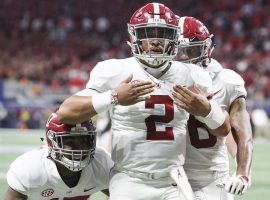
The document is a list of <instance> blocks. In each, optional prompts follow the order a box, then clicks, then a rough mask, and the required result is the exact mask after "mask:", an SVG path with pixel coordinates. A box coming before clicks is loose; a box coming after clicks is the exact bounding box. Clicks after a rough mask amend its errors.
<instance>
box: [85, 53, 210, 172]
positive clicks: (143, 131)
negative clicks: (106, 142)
mask: <svg viewBox="0 0 270 200" xmlns="http://www.w3.org/2000/svg"><path fill="white" fill-rule="evenodd" d="M169 65H170V67H169V68H168V70H167V71H166V72H165V73H164V74H163V75H162V76H161V77H160V78H159V79H156V78H155V77H153V76H151V75H150V74H149V73H147V72H146V71H145V70H144V67H145V66H144V65H142V64H141V63H140V62H138V61H137V60H136V58H134V57H131V58H126V59H111V60H107V61H103V62H100V63H98V64H97V65H96V67H95V68H94V69H93V71H92V72H91V74H90V80H89V82H88V84H87V88H89V89H91V91H98V92H100V93H101V92H106V91H108V90H114V89H116V88H117V87H118V86H119V85H120V83H121V82H122V81H123V80H125V79H127V77H128V76H129V75H130V74H133V79H132V81H134V82H136V81H152V82H154V83H155V84H156V87H155V90H154V91H153V92H152V93H151V94H150V98H148V99H147V100H145V101H142V102H139V103H136V104H134V105H130V106H121V105H116V106H114V107H113V108H112V110H111V119H112V133H113V137H112V159H113V161H114V162H115V164H116V167H117V168H118V169H121V170H129V171H135V172H146V173H155V172H164V171H168V170H169V167H170V166H179V165H183V163H184V156H185V151H186V125H187V119H188V116H189V114H188V113H187V112H186V111H184V110H183V109H179V108H177V106H176V105H175V104H174V101H173V96H172V91H173V86H174V85H175V84H181V85H182V86H187V87H188V86H191V85H193V84H194V83H197V84H199V85H201V86H202V87H203V88H204V89H205V91H207V88H209V87H211V85H212V84H211V78H210V77H209V75H208V73H205V71H204V70H202V69H200V68H199V67H197V66H195V65H191V64H183V63H179V62H171V63H169Z"/></svg>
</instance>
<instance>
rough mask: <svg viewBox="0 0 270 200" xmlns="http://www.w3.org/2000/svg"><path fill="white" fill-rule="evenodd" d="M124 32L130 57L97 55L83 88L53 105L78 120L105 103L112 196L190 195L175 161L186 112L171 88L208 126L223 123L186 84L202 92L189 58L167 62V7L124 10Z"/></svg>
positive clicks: (204, 78) (171, 26)
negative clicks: (108, 119)
mask: <svg viewBox="0 0 270 200" xmlns="http://www.w3.org/2000/svg"><path fill="white" fill-rule="evenodd" d="M128 32H129V34H130V42H129V44H130V46H131V49H132V52H133V55H134V56H133V57H130V58H126V59H110V60H106V61H103V62H99V63H98V64H97V65H96V66H95V68H94V69H93V71H92V72H91V74H90V80H89V82H88V84H87V89H85V90H82V91H80V92H79V93H77V94H75V95H73V96H71V97H69V98H68V99H67V100H65V101H64V103H63V104H62V105H61V106H60V109H59V117H60V120H61V121H62V122H65V123H72V122H73V123H74V120H75V122H81V121H82V120H84V119H85V118H87V117H92V116H94V115H96V114H98V113H102V112H104V111H108V110H110V114H111V120H112V134H113V136H112V159H113V161H114V162H115V168H114V171H113V173H112V177H111V180H110V187H109V190H110V199H111V200H136V199H138V200H143V199H145V200H146V199H147V200H158V199H193V197H192V196H193V194H192V190H191V187H190V185H189V183H188V182H187V178H186V176H185V172H184V171H183V167H182V166H183V164H184V157H185V150H186V125H187V119H188V116H189V113H188V112H187V111H185V110H184V109H182V108H181V106H179V107H178V106H177V105H176V104H175V102H174V97H173V93H174V90H176V88H181V89H183V90H184V93H188V97H190V98H192V99H193V100H192V101H187V102H186V105H187V106H190V107H193V108H194V110H195V111H194V112H195V113H194V114H196V115H198V116H201V117H202V118H205V120H206V123H208V124H210V125H212V126H214V128H217V127H220V126H223V125H224V124H225V126H228V125H229V122H228V123H226V122H225V116H224V114H223V112H222V110H221V109H220V108H216V107H213V106H212V104H211V103H210V102H209V101H208V100H207V99H206V97H205V96H202V95H198V94H196V93H193V92H191V91H190V90H188V89H187V88H188V87H189V86H192V85H194V84H197V85H200V86H201V87H202V88H203V90H204V92H205V93H207V90H208V89H209V87H211V85H212V83H211V78H210V76H209V74H208V73H207V72H205V71H204V70H203V69H201V68H200V67H198V66H196V65H192V64H184V63H180V62H176V61H172V59H173V57H174V56H175V55H176V51H177V42H178V33H179V31H178V18H177V17H176V16H175V15H174V13H173V12H172V11H171V10H170V9H169V8H167V7H165V6H164V5H163V4H159V3H149V4H147V5H145V6H143V7H142V8H140V9H139V10H137V11H136V12H135V13H134V14H133V16H132V17H131V20H130V23H129V24H128ZM214 108H216V109H214ZM209 113H214V114H217V115H218V116H220V117H218V118H216V117H211V116H212V115H211V116H210V117H209V116H208V114H209ZM206 116H208V118H207V117H206ZM179 122H180V123H179ZM227 132H229V128H228V130H227ZM180 181H181V184H177V186H178V187H177V186H176V184H175V183H179V182H180Z"/></svg>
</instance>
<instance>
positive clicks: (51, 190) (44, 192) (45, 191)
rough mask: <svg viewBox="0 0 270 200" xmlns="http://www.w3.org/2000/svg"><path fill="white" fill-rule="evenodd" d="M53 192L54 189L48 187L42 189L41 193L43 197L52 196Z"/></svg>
mask: <svg viewBox="0 0 270 200" xmlns="http://www.w3.org/2000/svg"><path fill="white" fill-rule="evenodd" d="M53 193H54V190H53V189H51V188H50V189H46V190H43V191H42V192H41V195H42V196H43V197H49V196H52V195H53Z"/></svg>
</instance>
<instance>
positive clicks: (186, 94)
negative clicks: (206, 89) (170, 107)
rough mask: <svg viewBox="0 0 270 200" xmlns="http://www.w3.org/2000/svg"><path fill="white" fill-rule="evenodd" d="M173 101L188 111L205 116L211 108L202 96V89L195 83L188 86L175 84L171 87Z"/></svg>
mask: <svg viewBox="0 0 270 200" xmlns="http://www.w3.org/2000/svg"><path fill="white" fill-rule="evenodd" d="M173 90H174V91H173V93H172V95H173V97H174V103H175V104H176V105H177V106H178V107H180V108H182V109H184V110H186V111H187V112H188V113H190V114H192V115H195V116H201V117H205V116H207V115H208V114H209V112H210V110H211V105H210V102H209V101H208V100H207V98H206V97H205V96H204V93H203V91H202V90H201V88H200V87H199V86H197V85H194V86H192V87H190V88H189V89H188V88H187V87H184V86H181V85H175V86H174V87H173Z"/></svg>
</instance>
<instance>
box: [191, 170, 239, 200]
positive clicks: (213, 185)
mask: <svg viewBox="0 0 270 200" xmlns="http://www.w3.org/2000/svg"><path fill="white" fill-rule="evenodd" d="M209 174H211V173H210V172H209ZM210 176H211V175H210ZM210 176H209V177H208V178H210ZM198 177H201V178H202V177H203V175H202V176H198ZM227 177H228V175H227V174H218V173H213V177H211V178H212V180H211V179H207V177H205V178H206V180H202V179H201V180H189V182H190V184H191V187H192V189H193V192H194V194H195V199H196V200H233V199H234V198H233V195H232V194H229V193H227V192H226V191H225V190H224V188H220V187H217V184H219V183H221V182H222V180H224V179H226V178H227Z"/></svg>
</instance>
